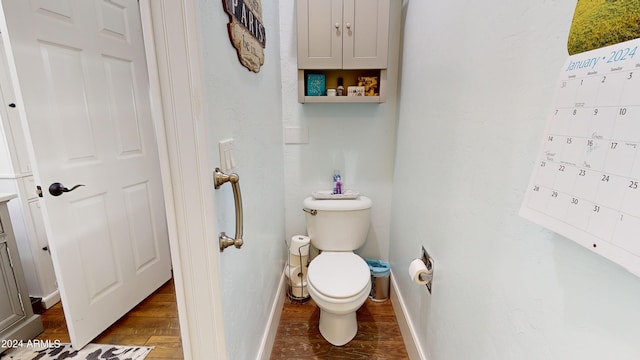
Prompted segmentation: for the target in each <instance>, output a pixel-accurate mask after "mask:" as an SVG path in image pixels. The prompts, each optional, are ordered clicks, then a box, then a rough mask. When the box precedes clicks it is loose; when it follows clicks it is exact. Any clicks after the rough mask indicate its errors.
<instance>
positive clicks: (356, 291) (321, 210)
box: [303, 196, 373, 346]
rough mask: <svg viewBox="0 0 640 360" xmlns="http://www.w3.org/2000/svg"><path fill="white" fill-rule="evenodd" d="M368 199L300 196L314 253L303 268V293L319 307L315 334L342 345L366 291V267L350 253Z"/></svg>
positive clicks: (362, 231) (363, 227) (354, 328)
mask: <svg viewBox="0 0 640 360" xmlns="http://www.w3.org/2000/svg"><path fill="white" fill-rule="evenodd" d="M372 204H373V202H372V201H371V199H369V198H368V197H366V196H358V197H357V198H356V199H349V200H346V199H340V200H318V199H314V198H313V197H308V198H306V199H304V209H303V210H304V212H305V214H306V215H305V216H306V223H307V232H308V233H309V238H310V239H311V245H313V246H314V247H315V248H316V249H318V250H320V251H321V253H320V255H318V256H316V257H315V258H313V259H312V260H311V263H310V264H309V268H308V270H307V288H308V289H309V295H311V298H312V299H313V301H314V302H315V303H316V305H318V307H319V308H320V324H319V325H318V326H319V328H320V333H321V334H322V336H323V337H324V338H325V339H326V340H327V341H328V342H330V343H331V344H333V345H336V346H342V345H344V344H346V343H348V342H349V341H351V339H353V338H354V337H355V336H356V333H357V332H358V321H357V318H356V310H358V309H359V308H360V306H362V304H364V302H365V300H367V297H369V292H370V291H371V272H370V271H369V265H367V263H366V262H365V261H364V260H363V259H362V258H361V257H360V256H358V255H356V254H355V253H354V252H353V251H354V250H356V249H358V248H360V247H361V246H362V245H364V243H365V241H366V240H367V234H368V232H369V223H370V212H371V206H372Z"/></svg>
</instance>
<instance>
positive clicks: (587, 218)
mask: <svg viewBox="0 0 640 360" xmlns="http://www.w3.org/2000/svg"><path fill="white" fill-rule="evenodd" d="M639 46H640V39H635V40H630V41H626V42H622V43H618V44H615V45H611V46H607V47H603V48H599V49H595V50H591V51H587V52H583V53H580V54H576V55H572V56H570V57H569V58H568V59H567V61H566V63H565V65H564V66H563V68H562V70H561V72H560V77H559V79H558V82H557V85H556V89H555V91H556V96H555V98H554V104H553V107H552V109H551V111H550V113H549V115H548V118H547V126H546V130H545V133H544V137H543V140H542V144H541V147H540V150H539V152H538V156H537V158H536V161H535V165H534V169H533V173H532V175H531V178H530V182H529V186H528V188H527V190H526V194H525V198H524V201H523V203H522V206H521V208H520V215H521V216H523V217H524V218H527V219H529V220H531V221H533V222H535V223H538V224H539V225H542V226H544V227H546V228H548V229H550V230H552V231H554V232H557V233H559V234H561V235H563V236H565V237H567V238H569V239H571V240H573V241H576V242H577V243H579V244H581V245H583V246H585V247H587V248H589V249H591V250H593V251H594V252H596V253H598V254H600V255H602V256H604V257H606V258H608V259H610V260H612V261H614V262H616V263H618V264H620V265H621V266H623V267H625V268H626V269H627V270H629V271H630V272H632V273H633V274H635V275H637V276H640V50H639V49H638V47H639Z"/></svg>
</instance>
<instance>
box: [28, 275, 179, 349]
mask: <svg viewBox="0 0 640 360" xmlns="http://www.w3.org/2000/svg"><path fill="white" fill-rule="evenodd" d="M42 322H43V323H44V328H45V330H44V332H43V333H42V334H40V335H39V336H38V339H41V340H51V341H53V340H60V341H61V342H70V339H69V332H68V331H67V325H66V323H65V320H64V313H63V309H62V305H61V303H58V304H56V305H54V306H52V307H51V308H49V309H47V310H46V311H45V312H44V313H43V314H42ZM92 343H96V344H113V345H139V346H143V345H144V346H155V348H154V349H153V350H152V351H151V352H150V353H149V356H147V359H149V360H176V359H182V358H183V355H182V342H181V340H180V325H179V322H178V307H177V305H176V292H175V287H174V284H173V279H172V280H169V281H168V282H167V283H166V284H164V285H163V286H162V287H161V288H159V289H158V290H156V291H155V292H154V293H153V294H152V295H150V296H149V297H148V298H147V299H145V300H144V301H143V302H141V303H140V304H138V306H136V307H135V308H134V309H133V310H131V311H130V312H129V313H128V314H126V315H125V316H123V317H122V318H121V319H120V320H118V321H117V322H116V323H115V324H113V325H112V326H111V327H110V328H108V329H107V330H105V331H104V332H103V333H102V334H100V335H99V336H98V337H97V338H96V339H94V340H93V341H92Z"/></svg>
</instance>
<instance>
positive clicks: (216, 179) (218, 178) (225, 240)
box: [213, 168, 243, 251]
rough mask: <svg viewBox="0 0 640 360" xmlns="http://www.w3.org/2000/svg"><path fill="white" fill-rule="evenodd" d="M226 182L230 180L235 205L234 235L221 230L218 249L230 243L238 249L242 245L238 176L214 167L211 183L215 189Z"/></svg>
mask: <svg viewBox="0 0 640 360" xmlns="http://www.w3.org/2000/svg"><path fill="white" fill-rule="evenodd" d="M226 182H231V188H232V189H233V201H234V203H235V205H236V236H235V238H231V237H229V236H227V234H225V232H224V231H223V232H221V233H220V236H219V237H218V238H219V239H220V251H223V250H224V249H226V248H228V247H229V246H231V245H235V246H236V248H238V249H240V247H242V244H243V241H242V196H241V195H240V176H238V174H236V173H232V174H229V175H227V174H225V173H223V172H222V170H220V168H216V170H215V171H214V173H213V183H214V187H215V189H216V190H217V189H219V188H220V186H222V184H224V183H226Z"/></svg>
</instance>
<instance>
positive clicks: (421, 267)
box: [409, 259, 433, 285]
mask: <svg viewBox="0 0 640 360" xmlns="http://www.w3.org/2000/svg"><path fill="white" fill-rule="evenodd" d="M432 273H433V269H432V270H429V269H427V266H426V265H425V264H424V263H423V262H422V260H421V259H415V260H413V261H412V262H411V264H410V265H409V277H410V278H411V280H413V281H415V282H416V283H418V284H420V285H425V284H426V283H427V282H429V280H431V274H432Z"/></svg>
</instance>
